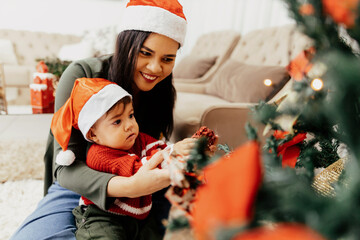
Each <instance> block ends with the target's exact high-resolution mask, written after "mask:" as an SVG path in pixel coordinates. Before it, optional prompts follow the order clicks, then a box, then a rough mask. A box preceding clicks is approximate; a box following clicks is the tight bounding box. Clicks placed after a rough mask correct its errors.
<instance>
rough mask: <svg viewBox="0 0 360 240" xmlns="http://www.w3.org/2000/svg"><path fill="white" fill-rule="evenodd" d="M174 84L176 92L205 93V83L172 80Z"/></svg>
mask: <svg viewBox="0 0 360 240" xmlns="http://www.w3.org/2000/svg"><path fill="white" fill-rule="evenodd" d="M174 86H175V89H176V91H177V92H190V93H201V94H205V93H206V92H205V86H206V84H201V83H182V82H174Z"/></svg>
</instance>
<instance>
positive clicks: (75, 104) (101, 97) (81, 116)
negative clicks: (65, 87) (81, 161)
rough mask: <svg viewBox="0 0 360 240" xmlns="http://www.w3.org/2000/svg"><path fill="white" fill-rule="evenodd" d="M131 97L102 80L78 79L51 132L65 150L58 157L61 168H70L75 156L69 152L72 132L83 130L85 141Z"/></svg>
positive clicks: (54, 121) (56, 116) (58, 113)
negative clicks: (99, 122)
mask: <svg viewBox="0 0 360 240" xmlns="http://www.w3.org/2000/svg"><path fill="white" fill-rule="evenodd" d="M126 96H130V97H131V95H130V94H129V93H128V92H126V91H125V90H124V89H123V88H122V87H120V86H119V85H117V84H116V83H113V82H110V81H109V80H106V79H102V78H79V79H76V81H75V83H74V87H73V89H72V92H71V95H70V97H69V99H68V100H67V101H66V102H65V104H64V105H63V106H62V107H61V108H60V109H59V110H58V111H57V112H56V113H55V114H54V116H53V118H52V121H51V131H52V133H53V134H54V137H55V139H56V141H57V142H58V143H59V144H60V146H61V148H62V150H63V151H61V152H59V154H58V155H57V156H56V163H57V164H59V165H66V166H68V165H70V164H72V163H73V162H74V160H75V154H74V153H73V152H72V151H70V150H67V147H68V144H69V140H70V136H71V129H72V128H73V127H74V128H75V129H80V131H81V133H82V134H83V136H84V138H85V139H86V140H88V141H90V140H89V139H88V138H87V137H86V134H87V133H88V131H89V130H90V128H91V127H92V126H93V125H94V123H95V122H96V121H97V120H98V119H99V118H100V117H101V116H103V115H104V114H105V113H106V112H107V111H108V110H109V109H110V108H111V107H112V106H113V105H114V104H115V103H117V102H118V101H119V100H120V99H122V98H124V97H126Z"/></svg>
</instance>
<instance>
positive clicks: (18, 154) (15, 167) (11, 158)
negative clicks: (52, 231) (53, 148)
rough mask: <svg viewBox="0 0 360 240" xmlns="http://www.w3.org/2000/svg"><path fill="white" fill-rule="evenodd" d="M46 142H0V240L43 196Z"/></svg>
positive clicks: (8, 234)
mask: <svg viewBox="0 0 360 240" xmlns="http://www.w3.org/2000/svg"><path fill="white" fill-rule="evenodd" d="M45 144H46V141H29V140H26V141H25V140H16V141H15V140H0V209H1V211H2V213H1V215H0V229H1V230H0V240H7V239H9V238H10V236H11V235H12V234H13V233H14V232H15V231H16V229H17V228H18V227H19V226H20V224H21V223H22V222H23V220H24V219H25V218H26V217H27V216H28V215H29V214H30V213H31V212H32V211H33V210H34V209H35V208H36V206H37V203H38V202H39V201H40V199H41V198H42V196H43V176H44V163H43V156H44V152H45Z"/></svg>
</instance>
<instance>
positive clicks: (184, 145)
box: [173, 138, 196, 156]
mask: <svg viewBox="0 0 360 240" xmlns="http://www.w3.org/2000/svg"><path fill="white" fill-rule="evenodd" d="M195 142H196V139H195V138H185V139H183V140H181V141H179V142H177V143H175V144H174V147H173V154H175V155H182V156H187V155H189V154H190V151H191V149H193V148H194V146H195Z"/></svg>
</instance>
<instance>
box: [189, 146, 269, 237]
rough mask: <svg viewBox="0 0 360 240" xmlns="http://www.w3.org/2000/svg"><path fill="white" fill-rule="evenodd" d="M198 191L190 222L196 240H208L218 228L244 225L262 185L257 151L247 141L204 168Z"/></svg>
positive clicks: (251, 213)
mask: <svg viewBox="0 0 360 240" xmlns="http://www.w3.org/2000/svg"><path fill="white" fill-rule="evenodd" d="M204 176H205V182H206V183H205V184H204V185H202V186H200V187H199V188H198V190H197V193H196V194H197V195H196V199H195V202H194V206H193V213H192V216H193V221H192V225H193V228H194V232H195V235H196V237H197V239H209V238H210V236H211V235H212V232H213V231H215V230H216V229H217V228H218V227H221V226H229V225H243V224H246V223H247V222H248V221H249V220H250V219H251V218H252V215H253V202H254V199H255V197H256V194H257V191H258V188H259V186H260V184H261V181H262V164H261V159H260V147H259V144H258V143H257V142H255V141H250V142H248V143H246V144H244V145H243V146H241V147H239V148H238V149H236V150H235V151H234V152H233V153H231V154H230V155H228V156H225V157H223V158H221V159H220V160H218V161H217V162H215V163H214V164H211V165H209V166H207V167H206V168H205V170H204Z"/></svg>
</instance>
